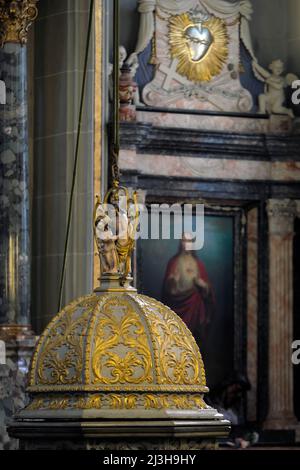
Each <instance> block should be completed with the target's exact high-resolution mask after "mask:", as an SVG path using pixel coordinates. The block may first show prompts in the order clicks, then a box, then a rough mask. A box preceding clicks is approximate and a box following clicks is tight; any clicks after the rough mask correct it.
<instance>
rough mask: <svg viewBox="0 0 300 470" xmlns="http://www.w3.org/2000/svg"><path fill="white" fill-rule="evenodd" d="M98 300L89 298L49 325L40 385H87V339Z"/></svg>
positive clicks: (40, 360) (39, 371)
mask: <svg viewBox="0 0 300 470" xmlns="http://www.w3.org/2000/svg"><path fill="white" fill-rule="evenodd" d="M97 300H98V299H97V298H96V299H95V298H93V299H92V298H86V299H84V300H83V301H82V302H81V303H75V304H74V305H73V306H72V307H71V308H70V307H69V308H68V310H67V312H64V311H63V312H62V313H61V314H60V315H59V316H58V317H56V320H55V322H54V323H53V324H50V325H49V329H48V332H47V335H46V337H44V338H41V342H40V343H39V346H38V350H39V356H38V369H37V376H36V379H37V383H38V384H42V385H58V384H63V385H71V384H80V383H82V382H83V373H82V370H83V364H84V340H85V336H86V332H87V326H88V320H89V318H90V316H91V313H92V311H93V309H94V307H95V303H96V302H97Z"/></svg>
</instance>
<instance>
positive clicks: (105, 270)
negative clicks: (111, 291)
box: [94, 196, 119, 274]
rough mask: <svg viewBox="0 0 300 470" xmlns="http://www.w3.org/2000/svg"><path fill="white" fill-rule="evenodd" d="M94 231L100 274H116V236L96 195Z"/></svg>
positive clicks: (117, 265) (117, 269)
mask: <svg viewBox="0 0 300 470" xmlns="http://www.w3.org/2000/svg"><path fill="white" fill-rule="evenodd" d="M94 218H95V223H94V233H95V239H96V243H97V248H98V252H99V257H100V264H101V274H117V273H118V272H119V259H118V252H117V249H116V244H115V241H116V239H117V236H116V235H114V234H113V231H112V227H111V225H112V219H111V218H110V217H109V216H108V214H107V211H106V210H105V207H104V205H103V204H101V202H100V198H99V197H98V196H97V202H96V207H95V217H94Z"/></svg>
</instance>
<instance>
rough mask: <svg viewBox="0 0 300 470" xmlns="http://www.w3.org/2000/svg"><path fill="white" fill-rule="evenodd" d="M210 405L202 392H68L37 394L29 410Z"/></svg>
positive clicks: (174, 407)
mask: <svg viewBox="0 0 300 470" xmlns="http://www.w3.org/2000/svg"><path fill="white" fill-rule="evenodd" d="M206 408H209V407H208V406H207V405H206V403H205V402H204V400H203V397H202V395H199V394H176V393H165V394H163V393H159V394H157V393H152V394H150V393H140V394H136V393H135V394H134V393H107V394H104V393H103V394H88V395H87V396H85V397H83V396H82V395H71V394H65V395H63V396H58V397H57V396H49V397H47V398H41V397H36V398H34V400H33V401H32V402H31V403H30V404H29V405H28V406H27V408H26V409H27V410H32V411H37V410H66V409H76V410H91V409H95V410H99V409H110V410H131V409H144V410H160V409H170V410H171V409H177V410H198V409H201V410H202V409H206Z"/></svg>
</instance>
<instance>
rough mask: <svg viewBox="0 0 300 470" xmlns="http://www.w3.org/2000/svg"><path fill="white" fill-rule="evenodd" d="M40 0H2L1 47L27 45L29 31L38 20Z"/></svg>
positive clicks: (0, 10) (0, 16)
mask: <svg viewBox="0 0 300 470" xmlns="http://www.w3.org/2000/svg"><path fill="white" fill-rule="evenodd" d="M37 2H38V0H0V46H1V47H3V45H4V44H5V43H7V42H14V43H18V44H26V42H27V33H28V29H29V27H30V26H31V24H32V23H33V21H34V20H35V19H36V17H37V15H38V10H37V7H36V4H37Z"/></svg>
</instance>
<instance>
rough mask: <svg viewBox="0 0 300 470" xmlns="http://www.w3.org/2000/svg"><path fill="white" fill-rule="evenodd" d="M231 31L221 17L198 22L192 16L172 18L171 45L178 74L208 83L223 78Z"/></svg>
mask: <svg viewBox="0 0 300 470" xmlns="http://www.w3.org/2000/svg"><path fill="white" fill-rule="evenodd" d="M228 43H229V38H228V32H227V27H226V24H225V23H224V21H223V20H221V19H220V18H216V17H215V16H211V17H210V18H209V19H208V20H206V21H203V22H201V23H197V22H196V21H195V19H192V18H191V16H190V15H189V14H188V13H182V14H181V15H174V16H171V17H170V19H169V44H170V53H171V57H172V58H173V59H177V60H178V65H177V72H178V73H179V74H180V75H183V76H184V77H186V78H187V79H188V80H190V81H192V82H196V83H197V82H208V81H210V80H211V79H212V78H213V77H215V76H216V75H219V74H220V73H221V71H222V69H223V67H224V64H225V63H226V60H227V58H228Z"/></svg>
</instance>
